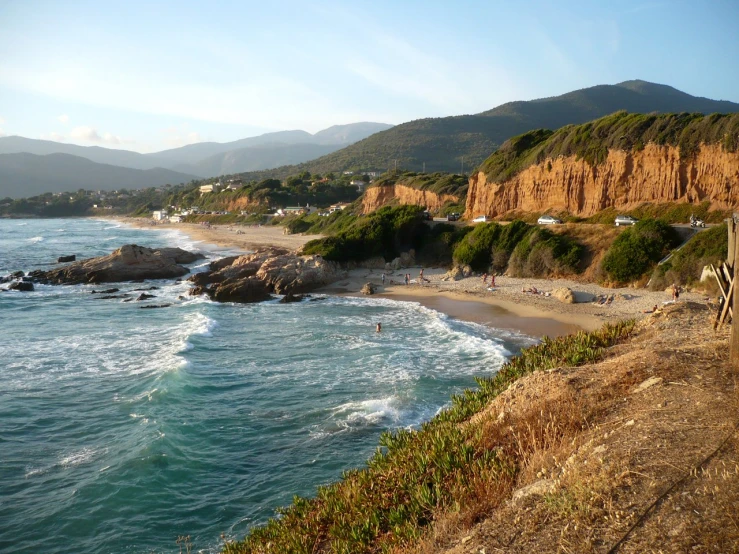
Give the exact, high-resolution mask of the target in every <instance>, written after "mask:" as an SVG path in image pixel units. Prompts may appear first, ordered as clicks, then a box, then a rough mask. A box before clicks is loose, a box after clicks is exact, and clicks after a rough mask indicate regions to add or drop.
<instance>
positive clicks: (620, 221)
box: [614, 215, 639, 227]
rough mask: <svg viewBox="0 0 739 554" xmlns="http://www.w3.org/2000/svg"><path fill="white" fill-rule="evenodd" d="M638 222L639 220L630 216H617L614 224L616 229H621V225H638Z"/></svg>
mask: <svg viewBox="0 0 739 554" xmlns="http://www.w3.org/2000/svg"><path fill="white" fill-rule="evenodd" d="M638 221H639V220H638V219H634V218H633V217H631V216H630V215H617V216H616V219H615V221H614V223H615V224H616V227H620V226H621V225H636V223H637V222H638Z"/></svg>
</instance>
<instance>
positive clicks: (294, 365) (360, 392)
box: [0, 219, 536, 554]
mask: <svg viewBox="0 0 739 554" xmlns="http://www.w3.org/2000/svg"><path fill="white" fill-rule="evenodd" d="M124 244H139V245H143V246H179V247H181V248H185V249H188V250H197V251H200V252H202V253H203V254H205V256H206V259H205V260H200V261H199V262H196V263H195V264H192V265H191V266H190V269H191V271H193V272H197V271H203V270H204V269H205V268H206V267H207V264H208V263H209V262H210V261H211V260H214V259H218V258H220V257H223V256H226V255H230V254H233V252H231V251H229V250H228V249H223V248H219V247H216V246H213V245H208V244H204V243H200V242H194V241H193V240H191V239H190V238H188V237H187V236H186V235H184V234H182V233H180V232H178V231H176V230H172V229H169V228H168V229H166V230H162V229H136V228H132V227H127V226H125V225H123V224H120V223H117V222H115V221H112V220H96V219H27V220H23V219H0V276H2V275H6V274H8V273H10V272H13V271H17V270H22V271H26V272H27V271H30V270H34V269H50V268H53V267H56V263H55V262H56V259H57V257H59V256H63V255H71V254H74V255H76V256H77V259H81V258H88V257H92V256H100V255H104V254H109V253H110V252H112V251H113V250H115V249H116V248H118V247H120V246H121V245H124ZM112 286H115V287H118V288H120V289H121V291H120V292H119V293H116V294H129V295H131V296H133V297H136V296H137V295H139V294H141V292H139V291H138V290H135V289H150V287H156V288H155V289H152V290H146V292H147V293H149V294H153V295H154V296H155V298H152V299H149V300H144V301H141V302H136V301H134V302H124V301H123V299H121V298H108V299H104V298H101V297H102V296H104V295H101V294H97V293H96V294H93V290H95V289H97V290H98V291H99V290H101V289H104V288H110V287H112ZM188 290H189V284H188V282H186V281H182V282H176V281H174V280H160V281H148V282H144V283H121V284H116V285H66V286H53V285H36V288H35V291H33V292H17V291H7V292H2V293H0V324H1V325H2V330H1V332H0V552H13V553H38V552H44V553H45V554H55V553H69V552H75V553H97V552H100V553H109V552H110V553H118V552H126V553H142V554H143V553H152V552H166V553H176V552H180V551H181V550H180V547H181V545H182V544H183V543H184V542H188V543H189V544H190V545H192V551H193V552H218V551H220V549H221V547H222V545H223V541H224V540H231V539H239V538H243V536H244V535H245V534H246V533H247V532H248V531H249V530H250V529H251V528H252V527H253V526H255V525H260V524H263V523H265V522H266V521H267V520H268V519H269V518H271V517H275V516H276V509H277V508H279V507H281V506H286V505H289V504H290V503H291V502H292V499H293V497H294V495H300V496H306V497H310V496H313V495H314V494H315V491H316V488H317V487H318V486H320V485H324V484H327V483H330V482H333V481H336V480H338V479H340V478H341V475H342V472H343V471H345V470H348V469H351V468H361V467H362V466H364V464H365V462H366V460H367V459H368V458H369V457H370V456H372V454H373V453H374V452H375V450H376V449H377V446H378V438H379V436H380V434H381V433H382V432H383V431H386V430H394V429H395V430H396V429H404V428H405V429H412V428H416V427H418V426H419V425H420V424H421V423H422V422H423V421H425V420H428V419H429V418H431V417H433V416H434V414H436V413H438V412H439V410H441V409H443V408H444V407H445V406H448V405H449V403H450V396H451V395H453V394H455V393H459V392H461V391H462V390H464V389H465V388H470V387H474V386H475V382H474V377H475V376H490V375H492V374H494V373H495V372H496V371H497V370H498V368H499V367H500V366H501V364H503V363H504V361H505V360H506V359H507V358H508V357H510V356H511V355H512V354H515V353H517V352H518V351H519V350H520V349H521V348H522V347H524V346H527V345H530V344H533V343H534V342H536V341H535V339H534V338H532V337H528V336H526V335H523V334H519V333H517V332H515V331H510V330H503V329H495V328H492V327H489V326H483V325H480V324H476V323H470V322H465V321H460V320H457V319H452V318H450V317H447V316H446V315H444V314H442V313H439V312H437V311H434V310H431V309H428V308H425V307H423V306H422V305H420V304H419V303H415V302H400V301H393V300H388V299H376V298H354V297H347V296H330V295H314V296H313V297H312V298H310V299H308V300H305V301H303V302H300V303H294V304H280V303H279V302H278V299H277V298H275V300H274V301H268V302H264V303H259V304H247V305H245V304H226V303H223V304H221V303H214V302H211V301H210V300H208V299H206V298H203V297H193V296H189V295H188ZM147 304H148V305H162V304H170V306H168V307H163V308H158V309H141V308H142V307H143V306H145V305H147ZM378 322H380V323H382V332H381V333H377V332H375V326H376V324H377V323H378ZM182 537H189V538H188V539H186V540H185V539H184V538H182ZM178 539H180V542H179V543H178ZM182 551H184V549H183V550H182Z"/></svg>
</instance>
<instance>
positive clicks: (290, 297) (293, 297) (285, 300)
mask: <svg viewBox="0 0 739 554" xmlns="http://www.w3.org/2000/svg"><path fill="white" fill-rule="evenodd" d="M303 298H304V296H303V295H302V294H293V293H292V292H288V293H287V294H286V295H285V296H283V297H282V298H280V304H290V303H291V302H301V301H302V300H303Z"/></svg>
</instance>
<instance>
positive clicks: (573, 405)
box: [396, 303, 739, 554]
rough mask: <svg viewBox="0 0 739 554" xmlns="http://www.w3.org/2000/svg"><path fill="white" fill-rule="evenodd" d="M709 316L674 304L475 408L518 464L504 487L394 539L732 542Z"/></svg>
mask: <svg viewBox="0 0 739 554" xmlns="http://www.w3.org/2000/svg"><path fill="white" fill-rule="evenodd" d="M710 320H711V313H710V312H709V311H708V310H707V309H705V308H704V307H702V306H700V305H697V304H691V303H685V304H679V305H677V306H674V307H670V308H668V309H666V310H665V311H664V312H663V313H661V314H657V315H654V316H650V317H649V318H648V319H646V320H645V321H643V322H642V323H641V324H640V331H639V333H638V335H637V336H636V338H635V339H634V340H632V341H631V342H630V343H627V344H622V345H618V346H615V347H613V348H612V352H611V354H612V355H611V356H609V357H608V358H607V359H606V360H604V361H602V362H600V363H597V364H594V365H589V366H583V367H580V368H556V369H554V370H551V371H549V372H543V373H537V374H533V375H530V376H528V377H526V378H524V379H522V380H520V381H519V382H517V383H516V384H514V385H513V386H511V387H510V388H509V389H508V390H507V391H505V392H504V393H503V394H501V395H500V396H499V397H497V398H496V399H495V400H494V401H493V402H492V403H491V404H490V406H489V407H488V408H487V409H486V410H485V411H484V412H482V413H481V414H479V415H478V416H477V417H476V420H477V421H478V422H480V423H482V428H483V429H484V434H485V440H486V441H488V447H489V448H493V449H499V451H501V452H505V453H506V456H510V460H512V461H513V462H512V463H514V464H515V466H516V468H517V470H516V473H515V478H514V480H513V482H512V483H510V485H509V491H508V493H507V495H506V498H505V499H504V500H501V499H500V498H497V505H496V503H494V502H489V503H488V505H487V506H486V507H484V508H481V509H480V510H478V511H477V512H475V511H474V510H472V509H471V508H470V507H464V508H462V509H460V510H458V511H456V512H450V513H446V514H439V515H438V516H437V517H436V519H435V525H434V527H433V530H432V532H430V533H428V534H427V535H426V536H425V537H424V540H423V541H422V542H421V543H420V544H419V545H417V546H416V547H414V548H412V549H407V550H398V551H396V552H402V553H406V552H414V553H421V552H423V553H424V554H427V553H428V554H431V553H436V554H440V553H445V554H472V553H475V554H479V553H480V552H485V553H486V554H491V553H493V552H506V553H516V552H521V553H524V552H527V553H528V552H532V551H534V552H573V553H575V552H577V553H584V552H603V553H606V552H608V553H610V552H616V551H618V552H665V553H666V552H738V551H739V516H737V515H736V514H737V513H739V437H738V434H737V433H736V424H737V422H739V402H738V401H737V398H736V396H735V383H734V377H733V375H732V374H731V373H730V372H729V371H728V363H727V359H726V345H727V337H726V333H725V332H724V334H719V335H716V334H714V332H713V331H712V329H711V325H710ZM688 338H689V340H686V339H688ZM650 379H651V381H650ZM649 383H651V386H646V385H644V386H643V388H639V386H640V385H642V384H649ZM473 421H474V420H473ZM727 437H728V439H727ZM491 492H493V491H491ZM526 492H529V494H526ZM501 493H503V494H505V491H501V490H496V491H494V494H495V495H496V497H497V496H498V495H500V494H501ZM470 513H474V517H467V516H466V515H465V514H470ZM481 518H484V519H482V520H480V519H481ZM476 520H480V521H478V522H476V523H475V521H476Z"/></svg>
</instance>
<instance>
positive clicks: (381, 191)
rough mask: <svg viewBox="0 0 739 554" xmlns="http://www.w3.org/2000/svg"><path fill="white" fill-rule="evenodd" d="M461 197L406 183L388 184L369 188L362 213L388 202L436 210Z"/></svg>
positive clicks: (364, 198)
mask: <svg viewBox="0 0 739 554" xmlns="http://www.w3.org/2000/svg"><path fill="white" fill-rule="evenodd" d="M459 201H460V198H458V197H456V196H453V195H451V194H436V193H435V192H431V191H428V190H419V189H415V188H412V187H407V186H404V185H388V186H382V187H371V188H368V189H367V190H366V191H365V193H364V196H363V197H362V213H363V214H368V213H371V212H374V211H375V210H378V209H379V208H382V207H383V206H386V205H388V204H410V205H412V206H423V207H425V208H426V209H428V210H431V211H436V210H439V209H441V208H442V206H444V204H446V203H447V202H455V203H456V202H459Z"/></svg>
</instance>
